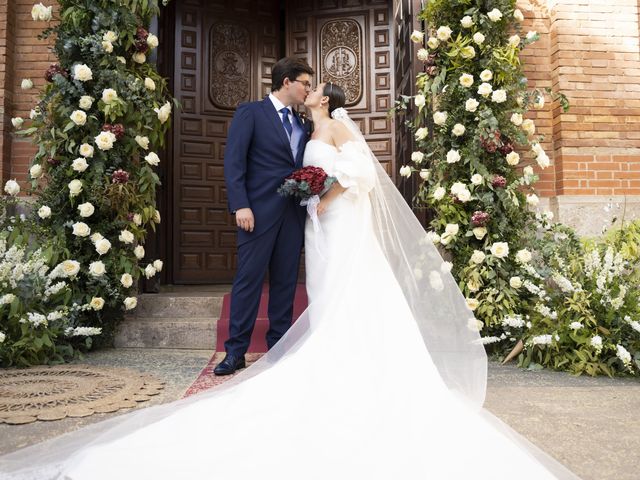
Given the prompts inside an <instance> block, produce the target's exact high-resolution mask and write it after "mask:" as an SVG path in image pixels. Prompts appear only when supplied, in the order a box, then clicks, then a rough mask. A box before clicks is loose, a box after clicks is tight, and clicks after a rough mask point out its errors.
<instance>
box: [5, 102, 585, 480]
mask: <svg viewBox="0 0 640 480" xmlns="http://www.w3.org/2000/svg"><path fill="white" fill-rule="evenodd" d="M342 115H343V117H341V121H343V122H344V123H345V124H346V125H347V126H348V127H349V128H350V130H351V131H352V133H353V134H354V138H355V139H354V140H353V141H349V142H347V143H346V144H344V145H343V146H342V147H341V148H336V147H334V146H332V145H329V144H326V143H323V142H322V141H319V140H310V141H309V143H308V145H307V147H306V152H305V156H304V164H305V166H306V165H314V166H319V167H322V168H323V169H324V170H325V171H326V172H327V173H328V174H329V175H333V176H335V177H336V178H337V179H338V181H339V182H340V184H341V185H342V186H344V187H346V191H345V192H344V193H343V194H342V195H340V196H338V197H337V198H336V199H335V200H334V201H333V202H332V203H330V204H329V206H328V208H327V210H326V212H324V213H323V214H322V215H321V216H320V217H319V227H320V228H319V229H318V225H317V224H316V225H315V226H314V223H313V222H312V221H311V220H308V221H307V226H306V232H305V237H306V238H305V242H306V243H305V252H306V262H307V264H306V271H307V280H306V286H307V291H308V295H309V299H310V305H309V308H308V309H307V311H306V312H305V313H304V314H303V315H302V317H301V318H300V319H299V320H298V322H296V324H295V325H294V326H293V327H292V328H291V329H290V330H289V332H288V333H287V334H286V336H285V337H284V338H283V339H282V340H281V342H279V343H278V345H276V347H274V348H273V349H272V350H271V351H270V352H269V353H268V354H267V355H265V356H264V357H263V358H262V359H261V360H260V361H258V362H256V364H254V365H253V366H251V367H250V368H248V369H246V370H245V371H243V372H242V373H240V374H239V375H238V376H236V377H234V378H233V379H231V380H229V381H228V382H227V383H225V384H223V385H221V386H220V387H217V388H215V389H213V390H212V391H209V392H205V393H202V394H199V395H196V396H194V397H192V398H189V399H185V400H181V401H178V402H174V403H172V404H169V405H163V406H159V407H153V408H149V409H145V410H141V411H137V412H133V413H132V414H128V415H124V416H122V417H118V418H115V419H112V420H110V421H108V422H104V423H103V424H99V425H96V426H93V427H89V428H88V429H85V430H83V431H81V432H80V433H72V434H69V435H67V436H65V437H62V438H60V439H57V440H53V441H50V442H45V443H44V444H41V445H36V446H34V447H30V448H28V449H25V450H24V451H22V452H17V453H16V454H13V455H9V456H5V457H4V458H2V459H0V472H3V473H4V475H5V477H2V478H12V479H22V478H25V479H26V478H29V479H35V478H37V479H39V480H42V479H45V478H52V479H53V478H56V479H65V480H102V479H104V480H106V479H109V480H111V479H113V478H120V479H136V480H139V479H149V480H151V479H153V480H161V479H175V478H185V479H207V480H209V479H223V480H225V479H245V480H250V479H254V478H255V479H274V480H275V479H277V480H289V479H291V480H294V479H295V480H300V479H305V480H313V479H322V480H326V479H336V480H339V479H365V480H372V479H385V480H387V479H389V478H403V479H420V480H425V479H437V480H440V479H456V480H457V479H465V480H466V479H471V478H473V479H492V480H495V479H507V478H509V479H511V478H518V479H532V480H533V479H535V480H542V479H552V478H575V477H574V476H573V474H571V473H570V472H569V471H568V470H566V469H565V468H564V467H562V466H561V465H560V464H559V463H557V462H555V461H554V460H553V459H551V458H550V457H548V456H546V455H545V454H544V453H542V452H541V451H540V450H538V449H536V448H535V447H534V446H533V445H531V444H530V443H528V442H527V441H526V440H524V439H522V438H521V437H519V436H518V435H517V434H516V433H515V432H513V431H512V430H511V429H509V428H508V427H506V426H505V425H504V424H502V423H501V422H500V421H499V420H497V419H496V418H495V417H493V416H492V415H490V414H488V413H487V412H486V411H483V410H482V409H481V408H480V406H481V404H482V402H483V398H484V386H485V379H486V357H485V356H484V350H483V347H482V345H481V344H480V343H479V342H478V338H479V335H478V331H477V324H476V323H475V322H474V320H473V316H472V313H471V312H470V311H469V310H468V309H467V307H466V303H465V301H464V298H462V295H461V294H460V292H459V291H458V290H457V287H456V285H455V282H454V281H453V279H452V278H451V275H450V274H449V273H448V272H447V268H446V266H447V265H446V264H444V263H443V262H442V260H441V258H440V257H439V256H438V254H437V251H436V250H435V248H434V247H433V245H432V244H431V243H430V242H429V241H428V237H425V236H424V232H423V231H422V230H421V227H419V224H417V220H415V219H414V217H413V215H412V214H411V211H410V209H409V208H408V207H407V206H406V204H405V203H404V200H402V197H401V196H400V195H399V194H398V195H397V196H396V194H397V190H396V189H395V187H394V186H393V185H392V184H391V183H390V182H389V183H386V182H387V180H388V176H387V174H386V173H385V172H384V170H383V169H382V167H381V166H380V164H379V163H378V162H377V160H376V159H375V157H374V156H373V154H372V153H371V151H370V150H369V149H368V147H367V146H366V143H365V142H364V139H362V137H361V136H360V135H359V131H357V129H356V128H355V126H354V124H353V122H351V121H350V120H349V119H348V117H347V116H346V114H345V113H344V112H342ZM394 192H395V193H394ZM396 208H398V209H400V210H397V211H396V210H395V209H396ZM399 212H403V213H402V215H400V213H399ZM394 213H395V214H397V215H399V216H400V218H394V217H393V214H394ZM414 221H415V224H417V226H416V225H415V224H414V223H413V222H414ZM407 225H411V228H409V227H407ZM414 227H415V228H414ZM408 231H411V232H413V233H412V234H415V235H417V236H416V237H415V238H414V240H415V242H414V244H413V243H412V244H410V245H403V244H401V243H400V242H401V241H402V240H403V239H404V240H406V238H404V235H405V233H406V232H408ZM399 232H400V233H399ZM0 477H1V475H0Z"/></svg>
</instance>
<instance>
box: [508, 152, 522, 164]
mask: <svg viewBox="0 0 640 480" xmlns="http://www.w3.org/2000/svg"><path fill="white" fill-rule="evenodd" d="M506 158H507V163H508V164H509V165H511V166H512V167H513V166H515V165H518V163H520V155H519V154H518V152H511V153H508V154H507V157H506Z"/></svg>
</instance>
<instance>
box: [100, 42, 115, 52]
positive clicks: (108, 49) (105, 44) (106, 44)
mask: <svg viewBox="0 0 640 480" xmlns="http://www.w3.org/2000/svg"><path fill="white" fill-rule="evenodd" d="M102 49H103V50H104V51H105V52H107V53H111V52H113V43H111V42H107V41H103V42H102Z"/></svg>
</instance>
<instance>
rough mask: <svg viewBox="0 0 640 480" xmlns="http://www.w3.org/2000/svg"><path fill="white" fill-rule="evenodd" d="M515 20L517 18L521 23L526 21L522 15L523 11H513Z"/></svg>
mask: <svg viewBox="0 0 640 480" xmlns="http://www.w3.org/2000/svg"><path fill="white" fill-rule="evenodd" d="M513 18H515V19H516V20H517V21H519V22H522V21H524V15H523V14H522V11H521V10H520V9H519V8H516V9H515V10H514V11H513Z"/></svg>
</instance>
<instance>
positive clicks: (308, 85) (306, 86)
mask: <svg viewBox="0 0 640 480" xmlns="http://www.w3.org/2000/svg"><path fill="white" fill-rule="evenodd" d="M291 81H292V82H299V83H301V84H302V85H303V86H304V88H305V90H311V84H310V83H309V82H307V81H306V80H305V81H304V82H303V81H302V80H291Z"/></svg>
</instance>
